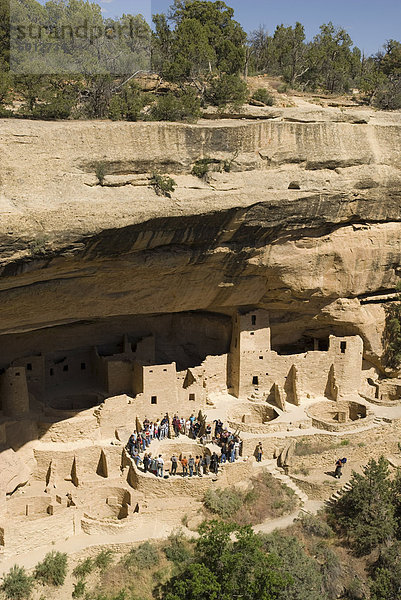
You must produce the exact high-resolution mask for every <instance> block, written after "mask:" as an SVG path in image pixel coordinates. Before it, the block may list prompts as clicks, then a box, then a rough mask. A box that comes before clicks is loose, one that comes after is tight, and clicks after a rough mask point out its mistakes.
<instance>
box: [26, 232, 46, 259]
mask: <svg viewBox="0 0 401 600" xmlns="http://www.w3.org/2000/svg"><path fill="white" fill-rule="evenodd" d="M47 243H48V237H47V236H46V235H42V236H39V237H37V238H36V239H34V240H32V241H31V242H29V246H28V247H29V252H30V254H31V256H32V257H35V256H44V255H45V254H46V246H47Z"/></svg>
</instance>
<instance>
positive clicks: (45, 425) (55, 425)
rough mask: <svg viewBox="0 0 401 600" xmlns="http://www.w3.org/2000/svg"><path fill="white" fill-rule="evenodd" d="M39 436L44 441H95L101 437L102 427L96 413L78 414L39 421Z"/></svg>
mask: <svg viewBox="0 0 401 600" xmlns="http://www.w3.org/2000/svg"><path fill="white" fill-rule="evenodd" d="M38 437H39V439H40V440H41V441H43V442H67V441H68V442H76V441H78V440H92V441H95V440H99V439H100V428H99V424H98V422H97V419H96V417H95V416H94V415H87V416H83V417H82V416H79V415H77V416H75V417H71V418H68V419H64V420H57V421H56V420H54V421H52V420H49V421H42V422H39V423H38Z"/></svg>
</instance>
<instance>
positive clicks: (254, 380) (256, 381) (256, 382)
mask: <svg viewBox="0 0 401 600" xmlns="http://www.w3.org/2000/svg"><path fill="white" fill-rule="evenodd" d="M252 385H259V377H257V375H254V376H253V377H252Z"/></svg>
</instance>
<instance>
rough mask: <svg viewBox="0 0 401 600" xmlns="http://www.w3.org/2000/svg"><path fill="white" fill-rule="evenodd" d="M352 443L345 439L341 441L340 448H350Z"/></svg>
mask: <svg viewBox="0 0 401 600" xmlns="http://www.w3.org/2000/svg"><path fill="white" fill-rule="evenodd" d="M350 443H351V442H350V441H349V440H347V439H345V440H341V442H340V446H349V445H350Z"/></svg>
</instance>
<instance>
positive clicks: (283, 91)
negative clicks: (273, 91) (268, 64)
mask: <svg viewBox="0 0 401 600" xmlns="http://www.w3.org/2000/svg"><path fill="white" fill-rule="evenodd" d="M288 90H289V86H288V83H281V84H280V85H279V86H278V88H277V91H278V93H279V94H286V93H287V92H288Z"/></svg>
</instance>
